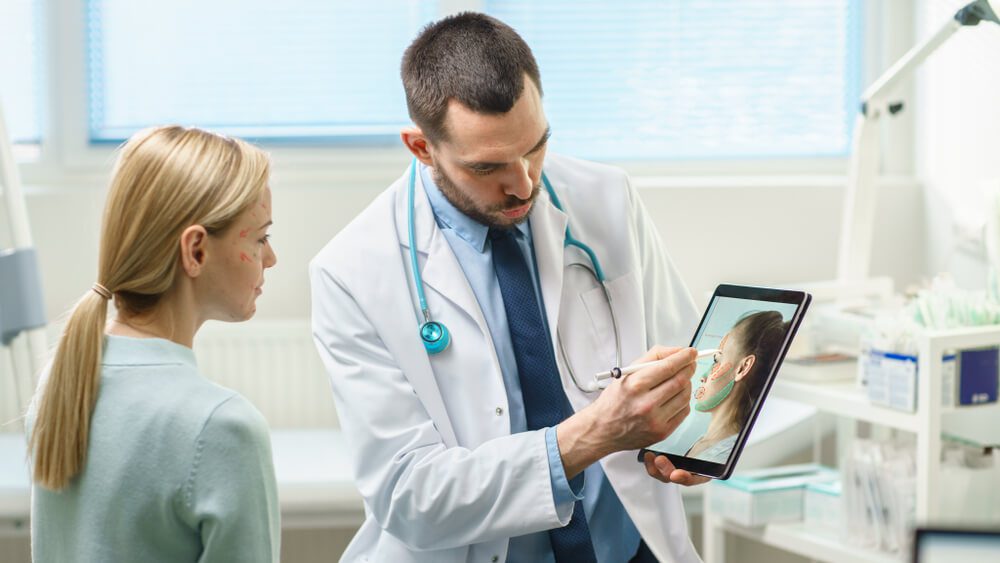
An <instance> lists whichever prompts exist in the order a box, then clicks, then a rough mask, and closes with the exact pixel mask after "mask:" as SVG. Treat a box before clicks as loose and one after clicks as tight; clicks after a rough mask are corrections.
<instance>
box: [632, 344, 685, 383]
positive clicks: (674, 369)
mask: <svg viewBox="0 0 1000 563" xmlns="http://www.w3.org/2000/svg"><path fill="white" fill-rule="evenodd" d="M697 357H698V354H697V352H696V351H695V349H694V348H683V349H681V350H678V351H677V352H674V353H673V354H670V355H668V356H666V357H665V358H663V361H661V362H658V363H657V364H656V365H653V366H649V367H647V368H644V369H641V370H639V371H637V372H635V373H633V374H632V375H630V376H628V378H627V382H628V384H629V385H630V386H631V385H635V386H638V387H641V388H646V389H652V388H653V387H656V386H657V385H659V384H661V383H663V382H665V381H667V380H669V379H671V378H673V377H674V376H675V375H677V374H678V372H681V371H682V370H684V371H687V372H688V374H687V379H690V377H691V376H692V375H694V369H695V360H697Z"/></svg>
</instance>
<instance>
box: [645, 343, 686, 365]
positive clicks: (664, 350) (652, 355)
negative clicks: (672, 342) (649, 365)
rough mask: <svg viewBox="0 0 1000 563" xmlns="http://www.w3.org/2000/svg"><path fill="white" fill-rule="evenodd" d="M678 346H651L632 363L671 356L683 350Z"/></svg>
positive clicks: (652, 360)
mask: <svg viewBox="0 0 1000 563" xmlns="http://www.w3.org/2000/svg"><path fill="white" fill-rule="evenodd" d="M683 349H684V348H681V347H679V346H653V347H652V348H650V349H649V350H647V351H646V353H645V354H643V355H642V356H641V357H639V358H638V359H636V360H635V361H634V362H632V363H633V364H642V363H645V362H655V361H656V360H662V359H663V358H666V357H667V356H672V355H673V354H675V353H677V352H679V351H680V350H683Z"/></svg>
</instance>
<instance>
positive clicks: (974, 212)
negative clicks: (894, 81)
mask: <svg viewBox="0 0 1000 563" xmlns="http://www.w3.org/2000/svg"><path fill="white" fill-rule="evenodd" d="M965 3H966V0H921V2H920V8H919V10H918V31H917V36H918V37H927V36H928V35H930V34H931V33H933V32H934V31H935V30H936V29H937V28H938V27H939V26H940V25H942V24H943V22H945V21H946V20H947V19H948V18H949V17H951V16H952V15H953V14H954V13H955V11H956V10H958V8H960V7H961V6H962V5H964V4H965ZM916 83H917V96H916V100H915V101H916V103H915V104H914V107H915V109H916V126H917V137H916V144H917V149H916V150H917V174H918V177H919V178H920V179H921V180H922V182H923V183H924V184H925V186H926V204H925V206H926V209H928V212H927V220H928V236H927V240H928V245H929V246H928V268H929V271H931V272H941V271H950V272H952V273H953V274H954V275H955V276H956V279H957V280H958V281H959V282H960V283H961V284H963V285H965V286H968V287H981V286H982V285H983V283H984V281H985V267H984V262H983V259H982V256H981V251H982V249H981V247H980V246H979V244H978V242H977V241H975V240H963V237H962V236H957V235H956V232H967V233H968V234H969V236H972V237H975V236H978V235H979V231H978V226H979V225H980V224H981V222H982V221H983V220H984V219H985V215H984V213H985V208H986V206H985V205H983V204H984V201H985V200H984V194H985V193H986V191H987V189H992V190H1000V27H998V26H996V25H994V24H992V23H983V24H980V25H978V26H976V27H966V28H963V29H960V30H959V31H958V33H957V34H956V35H954V36H953V37H952V38H951V40H949V41H948V42H947V43H946V44H945V45H944V46H942V47H941V48H940V49H939V50H938V51H937V52H936V53H935V54H934V55H932V56H931V58H930V59H928V60H927V62H926V63H925V64H924V66H923V67H922V68H921V69H920V70H919V71H918V73H917V80H916Z"/></svg>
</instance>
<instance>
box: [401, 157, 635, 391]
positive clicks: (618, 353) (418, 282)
mask: <svg viewBox="0 0 1000 563" xmlns="http://www.w3.org/2000/svg"><path fill="white" fill-rule="evenodd" d="M416 178H417V159H416V158H414V159H413V161H412V163H411V164H410V177H409V182H408V185H407V199H408V200H409V205H408V209H407V213H406V220H407V235H408V236H409V240H410V265H411V268H412V271H413V281H414V286H416V290H417V299H418V301H419V302H420V313H421V314H422V315H423V319H420V317H419V316H418V318H417V322H418V323H421V329H423V327H424V325H425V324H427V323H431V322H433V321H432V320H431V313H430V309H429V308H428V306H427V298H426V297H425V295H424V280H423V276H422V275H421V273H420V267H419V263H418V262H417V245H416V232H415V231H416V229H415V226H414V220H413V208H414V198H415V195H414V192H415V190H416ZM542 183H543V184H544V185H545V191H546V192H548V194H549V199H551V200H552V205H554V206H555V207H556V209H558V210H559V211H562V212H564V213H565V210H564V209H563V207H562V202H560V201H559V196H558V195H557V194H556V191H555V189H553V188H552V184H551V182H549V178H548V176H546V175H545V172H542ZM570 246H572V247H576V248H578V249H580V250H581V251H583V253H584V254H586V255H587V258H589V259H590V264H591V266H592V267H591V268H588V267H587V266H586V264H581V263H578V262H577V263H573V264H570V266H578V267H580V268H583V269H584V270H587V272H589V273H590V274H591V275H592V276H594V279H595V280H596V281H597V284H598V285H599V286H600V287H601V291H602V292H603V293H604V298H605V299H606V300H607V302H608V311H609V312H610V313H611V327H612V329H613V330H614V333H615V365H616V366H621V365H622V343H621V335H620V332H619V328H618V318H617V315H615V307H614V301H613V300H612V298H611V291H610V290H609V289H608V284H607V280H606V278H605V277H604V269H603V268H601V262H600V260H598V258H597V254H596V253H595V252H594V250H593V249H592V248H590V247H589V246H588V245H586V244H584V243H583V242H581V241H579V240H577V239H576V238H574V237H573V233H572V232H571V231H570V227H569V223H568V222H567V224H566V232H565V234H564V238H563V247H564V248H566V247H570ZM437 324H439V325H440V326H441V328H442V329H443V330H445V331H447V328H446V327H445V326H444V325H443V324H441V323H437ZM421 339H423V336H422V335H421ZM556 342H557V343H558V345H559V355H560V356H562V360H563V364H564V365H565V366H566V370H567V371H568V372H569V375H570V378H571V379H572V380H573V384H574V385H576V387H577V389H579V390H580V391H583V392H584V393H595V392H597V391H600V390H601V387H600V383H599V382H598V381H597V378H596V377H594V378H593V379H594V380H593V381H592V382H591V384H590V385H587V386H583V385H581V384H580V381H579V380H578V379H577V377H576V372H575V371H574V370H573V366H572V365H571V364H570V361H569V355H568V354H566V348H565V346H563V341H562V335H561V334H560V333H559V330H558V329H557V330H556ZM425 345H427V342H426V341H425ZM428 352H429V353H436V352H431V351H430V348H429V347H428Z"/></svg>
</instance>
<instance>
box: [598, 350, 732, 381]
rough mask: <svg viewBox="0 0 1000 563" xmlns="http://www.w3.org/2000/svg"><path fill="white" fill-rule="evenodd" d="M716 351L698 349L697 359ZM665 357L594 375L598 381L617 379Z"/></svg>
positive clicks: (706, 356) (713, 353) (712, 354)
mask: <svg viewBox="0 0 1000 563" xmlns="http://www.w3.org/2000/svg"><path fill="white" fill-rule="evenodd" d="M718 352H719V350H714V349H713V350H698V358H697V359H699V360H700V359H702V358H708V357H709V356H714V355H715V354H717V353H718ZM666 359H667V358H663V360H656V361H652V362H643V363H641V364H634V365H631V366H628V367H624V368H612V369H609V370H608V371H602V372H601V373H599V374H597V375H595V376H594V377H595V378H597V380H598V381H604V380H605V379H612V378H614V379H618V378H620V377H625V376H626V375H629V374H631V373H635V372H637V371H639V370H641V369H642V368H648V367H649V366H655V365H656V364H658V363H660V362H662V361H664V360H666Z"/></svg>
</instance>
